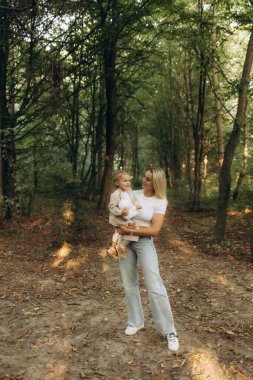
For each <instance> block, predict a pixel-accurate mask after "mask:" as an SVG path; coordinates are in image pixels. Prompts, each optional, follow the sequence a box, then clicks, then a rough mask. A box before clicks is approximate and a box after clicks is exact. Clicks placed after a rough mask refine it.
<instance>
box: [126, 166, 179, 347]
mask: <svg viewBox="0 0 253 380" xmlns="http://www.w3.org/2000/svg"><path fill="white" fill-rule="evenodd" d="M134 195H135V197H136V199H137V201H138V202H139V203H140V204H141V206H142V209H141V210H140V211H139V213H138V215H137V216H136V217H135V221H136V224H137V225H138V229H130V228H127V227H125V226H122V227H120V228H119V232H120V233H121V234H124V235H127V234H129V235H136V236H139V240H138V241H137V242H131V243H130V244H129V245H128V246H127V255H126V260H122V259H121V258H120V260H119V263H120V271H121V277H122V283H123V286H124V289H125V298H126V306H127V314H128V326H127V328H126V330H125V334H126V335H133V334H135V333H137V331H138V330H140V329H141V328H143V327H144V315H143V310H142V305H141V297H140V291H139V285H138V279H137V261H139V263H140V267H141V270H142V272H143V274H144V281H145V285H146V288H147V291H148V297H149V302H150V306H151V311H152V315H153V320H154V324H155V327H156V329H157V330H158V332H160V333H161V334H162V335H165V336H167V339H168V348H169V350H171V351H177V350H178V349H179V342H178V338H177V333H176V329H175V326H174V321H173V316H172V311H171V307H170V303H169V299H168V295H167V291H166V289H165V287H164V284H163V281H162V279H161V277H160V273H159V265H158V258H157V254H156V250H155V246H154V244H153V237H154V236H156V235H157V234H158V233H159V231H160V229H161V227H162V225H163V221H164V215H165V212H166V208H167V203H168V201H167V195H166V177H165V173H164V171H163V170H162V169H160V168H151V169H148V170H147V171H146V172H145V175H144V178H143V181H142V190H137V191H134Z"/></svg>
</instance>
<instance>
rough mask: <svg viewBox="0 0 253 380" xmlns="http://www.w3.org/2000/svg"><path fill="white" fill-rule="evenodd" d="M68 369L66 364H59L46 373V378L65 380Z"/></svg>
mask: <svg viewBox="0 0 253 380" xmlns="http://www.w3.org/2000/svg"><path fill="white" fill-rule="evenodd" d="M66 370H67V368H66V367H65V366H59V367H58V368H52V369H51V370H50V371H48V373H47V374H46V375H45V379H47V380H49V379H50V380H52V379H54V380H64V379H66Z"/></svg>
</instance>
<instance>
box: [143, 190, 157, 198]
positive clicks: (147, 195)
mask: <svg viewBox="0 0 253 380" xmlns="http://www.w3.org/2000/svg"><path fill="white" fill-rule="evenodd" d="M143 194H144V195H145V197H153V196H154V195H155V193H154V192H153V191H147V190H144V191H143Z"/></svg>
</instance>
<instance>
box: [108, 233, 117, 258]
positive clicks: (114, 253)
mask: <svg viewBox="0 0 253 380" xmlns="http://www.w3.org/2000/svg"><path fill="white" fill-rule="evenodd" d="M118 238H119V233H118V232H117V229H116V230H115V232H114V234H113V236H112V244H111V246H110V247H109V249H108V251H107V252H108V254H109V255H110V256H111V257H112V258H113V260H114V261H118V251H117V249H116V246H117V245H118Z"/></svg>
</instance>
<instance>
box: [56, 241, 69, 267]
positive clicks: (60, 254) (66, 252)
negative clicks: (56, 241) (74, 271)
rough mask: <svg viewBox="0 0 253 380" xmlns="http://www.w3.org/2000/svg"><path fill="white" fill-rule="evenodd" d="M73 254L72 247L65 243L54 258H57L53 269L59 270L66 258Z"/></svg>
mask: <svg viewBox="0 0 253 380" xmlns="http://www.w3.org/2000/svg"><path fill="white" fill-rule="evenodd" d="M71 252H72V246H71V245H70V244H68V243H63V245H62V246H61V248H60V249H58V251H57V252H56V253H54V255H53V256H55V260H54V262H53V264H52V267H53V268H57V267H58V266H59V265H60V264H61V263H62V262H63V261H64V260H65V258H66V257H68V256H69V255H70V254H71Z"/></svg>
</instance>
